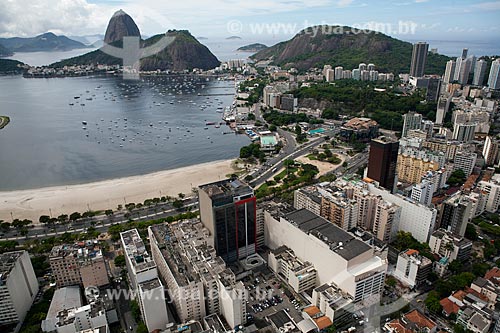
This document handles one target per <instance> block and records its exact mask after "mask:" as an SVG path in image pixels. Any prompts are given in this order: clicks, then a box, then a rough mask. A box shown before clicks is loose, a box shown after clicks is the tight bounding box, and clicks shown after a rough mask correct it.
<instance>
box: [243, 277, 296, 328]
mask: <svg viewBox="0 0 500 333" xmlns="http://www.w3.org/2000/svg"><path fill="white" fill-rule="evenodd" d="M244 283H245V287H246V288H247V291H248V303H247V313H248V314H249V317H248V318H247V319H249V320H250V321H251V319H252V318H254V317H255V318H258V319H264V318H265V317H266V316H268V315H270V314H272V313H275V312H277V311H280V310H283V309H284V310H286V311H288V313H289V314H290V316H291V317H292V318H293V319H294V320H295V321H297V322H298V321H300V320H302V315H301V307H302V306H304V305H305V304H301V303H300V302H299V301H298V300H297V299H295V297H294V296H292V295H291V294H290V293H289V292H286V291H285V290H284V288H282V282H281V281H279V280H278V279H277V278H276V277H273V278H271V279H269V280H265V279H264V278H263V277H255V278H247V279H245V280H244ZM287 294H289V295H290V296H291V297H289V296H287Z"/></svg>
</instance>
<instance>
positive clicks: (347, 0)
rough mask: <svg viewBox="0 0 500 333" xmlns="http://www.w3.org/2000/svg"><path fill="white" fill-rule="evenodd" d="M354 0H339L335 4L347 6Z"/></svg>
mask: <svg viewBox="0 0 500 333" xmlns="http://www.w3.org/2000/svg"><path fill="white" fill-rule="evenodd" d="M353 2H354V0H339V1H337V6H338V7H349V6H350V5H351V4H352V3H353Z"/></svg>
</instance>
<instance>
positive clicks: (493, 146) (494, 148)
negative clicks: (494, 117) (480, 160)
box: [483, 135, 500, 165]
mask: <svg viewBox="0 0 500 333" xmlns="http://www.w3.org/2000/svg"><path fill="white" fill-rule="evenodd" d="M499 146H500V143H499V142H498V141H497V140H495V139H494V138H493V137H491V136H489V135H488V136H487V137H486V139H485V140H484V147H483V157H484V161H485V163H486V165H494V164H496V163H497V162H498V151H499Z"/></svg>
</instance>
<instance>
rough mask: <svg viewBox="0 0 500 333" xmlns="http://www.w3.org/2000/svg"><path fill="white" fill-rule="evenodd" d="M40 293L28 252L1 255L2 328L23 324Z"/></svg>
mask: <svg viewBox="0 0 500 333" xmlns="http://www.w3.org/2000/svg"><path fill="white" fill-rule="evenodd" d="M37 293H38V280H37V278H36V276H35V271H34V270H33V265H32V264H31V260H30V256H29V254H28V252H26V251H14V252H6V253H3V254H0V326H4V325H13V326H16V324H19V323H21V322H22V321H23V320H24V318H25V317H26V314H27V313H28V311H29V309H30V307H31V304H33V301H34V299H35V297H36V295H37Z"/></svg>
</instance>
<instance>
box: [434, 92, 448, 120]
mask: <svg viewBox="0 0 500 333" xmlns="http://www.w3.org/2000/svg"><path fill="white" fill-rule="evenodd" d="M450 103H451V97H448V96H441V97H439V99H438V104H437V108H436V125H442V124H443V121H444V118H445V116H446V113H448V110H449V109H450Z"/></svg>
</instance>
